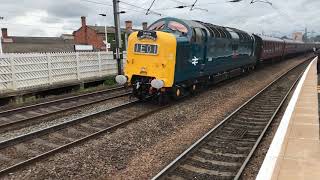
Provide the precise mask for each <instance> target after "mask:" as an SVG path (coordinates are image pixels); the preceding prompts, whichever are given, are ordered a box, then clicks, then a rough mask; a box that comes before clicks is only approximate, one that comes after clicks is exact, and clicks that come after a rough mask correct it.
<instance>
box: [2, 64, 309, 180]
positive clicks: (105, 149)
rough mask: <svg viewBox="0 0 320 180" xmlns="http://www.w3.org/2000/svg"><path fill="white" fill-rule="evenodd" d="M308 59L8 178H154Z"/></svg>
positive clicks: (226, 86) (232, 83)
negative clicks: (195, 143) (291, 68)
mask: <svg viewBox="0 0 320 180" xmlns="http://www.w3.org/2000/svg"><path fill="white" fill-rule="evenodd" d="M304 59H305V58H304ZM302 60H303V58H295V59H291V60H290V61H284V62H281V63H278V64H274V65H273V66H268V67H266V68H264V69H260V70H258V71H256V72H253V73H251V74H250V75H248V76H243V77H240V78H236V79H235V80H233V81H229V82H228V83H222V84H221V85H217V86H216V87H214V88H212V89H211V90H208V91H206V92H203V93H201V94H198V95H196V96H195V97H191V98H187V99H185V100H183V101H182V102H181V103H179V104H176V105H174V106H172V107H170V108H168V109H165V110H163V111H161V112H158V113H156V114H154V115H152V116H148V117H146V118H145V119H142V120H140V121H137V122H136V123H132V124H130V125H128V126H127V127H125V128H122V129H119V130H117V131H115V132H113V133H108V134H105V135H102V136H100V137H99V138H97V139H95V140H91V141H88V142H86V143H84V144H82V145H79V146H77V147H75V148H71V149H68V150H66V151H64V152H63V153H59V154H56V155H54V156H52V157H50V158H48V159H46V160H44V161H41V162H37V163H35V164H33V165H31V166H28V167H26V168H24V169H22V170H19V171H16V172H14V173H11V174H10V175H8V176H5V177H4V178H5V179H44V178H46V179H150V178H151V177H152V176H154V175H156V174H157V173H158V172H159V171H160V170H161V169H162V168H163V167H164V166H166V165H167V164H168V163H170V162H171V161H172V160H174V159H175V158H176V157H177V156H178V155H179V154H180V153H182V152H183V151H184V150H185V149H187V148H188V147H189V146H190V145H191V144H192V143H194V142H195V141H196V140H197V139H199V138H200V137H201V136H202V135H204V134H205V133H206V132H207V131H209V130H210V129H211V128H212V127H214V126H215V125H216V124H217V123H219V122H220V121H221V120H222V119H223V118H224V117H226V116H227V115H228V114H230V113H231V112H232V111H233V110H234V109H236V108H237V107H238V106H239V105H241V104H242V103H244V102H245V101H246V100H248V99H249V98H250V97H252V96H253V95H254V94H255V93H257V92H258V91H259V90H261V89H262V88H263V87H264V86H265V85H267V84H268V83H270V82H271V81H272V80H273V79H275V77H277V76H279V75H280V74H282V73H283V72H285V71H286V70H287V69H289V68H290V67H293V66H294V65H296V64H298V63H299V62H301V61H302Z"/></svg>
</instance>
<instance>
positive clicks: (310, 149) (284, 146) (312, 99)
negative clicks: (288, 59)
mask: <svg viewBox="0 0 320 180" xmlns="http://www.w3.org/2000/svg"><path fill="white" fill-rule="evenodd" d="M316 65H317V59H314V61H313V62H312V64H311V65H310V67H309V69H308V71H306V73H305V75H304V76H305V79H303V78H301V79H302V80H304V81H302V82H301V85H300V87H299V85H298V86H297V89H296V90H295V93H294V94H293V97H292V99H294V96H296V101H295V102H292V101H294V100H292V99H291V101H290V103H289V105H288V108H287V110H286V112H285V116H287V117H285V116H284V117H283V119H282V121H285V120H284V119H286V118H287V125H284V124H286V123H283V122H281V123H280V125H279V128H278V130H277V133H276V135H275V137H274V139H273V142H272V144H271V146H270V148H269V150H268V153H267V156H266V158H265V160H264V162H263V165H262V166H261V169H260V171H259V174H258V176H257V179H259V180H260V179H272V180H296V179H299V180H315V179H320V141H319V111H318V109H319V108H318V90H317V86H318V78H317V68H316ZM299 84H300V83H299ZM298 88H299V89H298ZM296 91H298V92H296ZM290 104H291V106H292V107H291V110H290V107H289V106H290ZM284 127H285V128H286V129H285V128H284ZM281 134H283V135H281ZM276 138H278V139H276ZM279 139H280V140H279ZM277 149H278V150H277ZM263 168H264V169H263Z"/></svg>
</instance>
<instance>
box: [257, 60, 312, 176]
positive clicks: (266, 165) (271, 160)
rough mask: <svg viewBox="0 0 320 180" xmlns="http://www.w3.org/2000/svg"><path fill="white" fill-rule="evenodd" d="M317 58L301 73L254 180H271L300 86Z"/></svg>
mask: <svg viewBox="0 0 320 180" xmlns="http://www.w3.org/2000/svg"><path fill="white" fill-rule="evenodd" d="M317 59H318V58H317V57H316V58H314V59H313V60H312V62H311V63H310V64H309V65H308V67H307V69H306V71H305V72H304V73H303V76H302V77H301V79H300V81H299V83H298V85H297V88H296V90H295V91H294V93H293V95H292V98H291V100H290V102H289V104H288V107H287V109H286V111H285V113H284V115H283V117H282V119H281V122H280V125H279V127H278V129H277V132H276V134H275V136H274V138H273V140H272V143H271V145H270V148H269V150H268V152H267V154H266V157H265V158H264V161H263V163H262V165H261V168H260V170H259V173H258V175H257V177H256V180H270V179H271V178H272V174H273V171H274V168H275V165H276V162H277V158H278V156H279V154H280V151H281V147H282V143H283V141H284V138H285V135H286V132H287V129H288V126H289V122H290V119H291V116H292V114H293V110H294V108H295V105H296V103H297V100H298V97H299V94H300V92H301V89H302V85H303V83H304V81H305V79H306V76H307V74H308V72H309V70H310V67H311V65H312V64H313V63H314V62H316V60H317Z"/></svg>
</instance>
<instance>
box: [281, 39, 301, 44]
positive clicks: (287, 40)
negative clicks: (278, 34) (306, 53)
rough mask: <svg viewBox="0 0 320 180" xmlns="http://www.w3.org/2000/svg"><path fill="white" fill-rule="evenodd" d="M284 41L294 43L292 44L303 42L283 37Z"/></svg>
mask: <svg viewBox="0 0 320 180" xmlns="http://www.w3.org/2000/svg"><path fill="white" fill-rule="evenodd" d="M283 40H284V41H285V42H286V43H292V44H293V43H294V44H304V42H302V41H294V40H292V39H283Z"/></svg>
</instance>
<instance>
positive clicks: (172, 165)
mask: <svg viewBox="0 0 320 180" xmlns="http://www.w3.org/2000/svg"><path fill="white" fill-rule="evenodd" d="M307 61H309V59H308V60H306V61H304V62H302V63H300V64H298V65H296V66H294V67H292V68H290V69H289V70H288V71H286V72H285V73H283V74H281V75H280V76H279V77H277V78H276V79H275V80H273V81H272V82H271V83H269V84H268V85H267V86H265V87H264V88H263V89H262V90H260V91H259V92H258V93H256V94H255V95H254V96H253V97H251V98H250V99H249V100H248V101H246V102H245V103H244V104H242V105H241V106H240V107H238V108H237V109H236V110H235V111H233V112H232V113H231V114H230V115H228V116H227V117H226V118H224V119H223V120H222V121H221V122H220V123H218V124H217V125H216V126H215V127H213V128H212V129H211V130H210V131H208V132H207V133H206V134H205V135H203V136H202V137H201V138H200V139H198V140H197V141H196V142H195V143H194V144H192V145H191V146H190V147H189V148H188V149H186V150H185V151H184V152H183V153H181V154H180V155H179V156H178V157H177V158H176V159H174V160H173V161H172V162H171V163H169V164H168V165H167V166H166V167H165V168H163V169H162V170H161V171H160V172H159V173H158V174H156V176H154V177H153V178H152V180H156V179H161V178H164V177H165V176H167V175H168V173H170V172H171V171H172V170H173V169H175V168H176V167H177V166H178V165H179V162H181V161H183V160H184V159H186V157H187V156H188V155H190V154H191V153H192V152H194V151H195V150H196V149H197V148H198V146H200V145H202V144H203V143H204V142H205V140H206V139H207V138H208V137H209V136H210V135H211V134H213V132H215V131H216V130H217V129H218V128H220V127H222V126H223V125H224V124H226V122H228V121H229V119H231V117H233V116H234V115H236V114H237V113H238V112H239V111H240V110H242V109H243V108H244V107H246V106H247V105H248V104H249V103H251V102H252V101H254V100H255V99H256V98H257V97H258V96H260V95H261V94H262V93H263V92H265V91H266V90H267V89H269V87H271V86H272V85H274V84H275V83H276V82H278V80H280V79H281V78H283V77H285V75H287V74H288V73H290V72H292V70H294V69H296V68H297V67H299V66H300V65H303V64H304V63H305V62H307ZM302 74H303V72H302V73H300V74H299V76H298V78H297V79H296V80H295V81H294V82H293V84H292V86H291V87H290V88H289V91H288V92H287V93H286V95H285V96H284V98H283V99H282V100H281V103H280V105H279V106H278V107H277V109H276V111H274V113H273V115H272V118H270V120H269V122H268V123H267V126H266V127H265V128H264V130H263V132H262V133H263V134H261V135H260V136H259V138H258V140H257V141H256V142H255V145H254V146H253V148H252V149H251V151H250V153H249V154H248V156H247V158H246V159H245V161H244V162H243V164H242V165H241V167H240V169H239V171H237V173H236V175H235V179H238V178H239V177H240V175H241V173H242V171H243V170H244V168H245V166H246V164H247V163H248V161H249V160H250V158H251V157H252V155H253V153H254V151H255V150H256V147H257V146H258V144H259V143H260V141H261V139H262V138H263V136H264V134H265V132H266V131H267V129H268V127H269V125H270V124H271V122H272V120H273V119H274V117H275V115H276V114H277V113H278V111H279V109H280V108H281V106H282V105H283V103H284V101H285V100H286V98H287V96H288V95H289V93H290V91H291V90H292V89H293V87H294V86H295V84H296V83H297V82H298V80H299V79H300V77H301V75H302Z"/></svg>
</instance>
